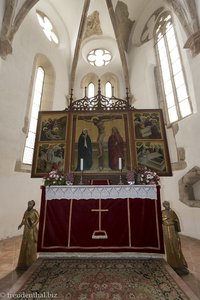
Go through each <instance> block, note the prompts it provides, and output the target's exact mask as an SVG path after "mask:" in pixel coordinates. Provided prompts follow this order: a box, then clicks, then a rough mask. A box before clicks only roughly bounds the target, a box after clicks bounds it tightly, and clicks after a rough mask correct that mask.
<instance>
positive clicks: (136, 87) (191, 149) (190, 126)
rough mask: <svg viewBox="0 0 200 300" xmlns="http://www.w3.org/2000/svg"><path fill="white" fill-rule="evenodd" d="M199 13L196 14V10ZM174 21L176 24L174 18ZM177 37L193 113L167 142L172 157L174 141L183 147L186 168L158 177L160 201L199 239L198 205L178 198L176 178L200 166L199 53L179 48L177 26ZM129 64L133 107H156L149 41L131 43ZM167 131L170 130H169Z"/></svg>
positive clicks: (150, 42) (184, 227)
mask: <svg viewBox="0 0 200 300" xmlns="http://www.w3.org/2000/svg"><path fill="white" fill-rule="evenodd" d="M199 15H200V14H199ZM177 25H180V24H179V23H178V22H177ZM177 33H178V37H179V38H180V43H181V48H182V52H183V53H182V55H183V60H184V67H185V71H186V77H187V82H188V87H189V92H190V96H191V102H192V105H193V109H194V114H193V115H191V116H189V117H187V118H185V119H184V120H182V121H180V122H179V123H178V125H179V130H178V133H177V134H176V137H175V141H174V142H173V144H170V143H171V142H170V140H171V141H172V139H170V140H168V144H169V152H171V156H172V157H173V160H174V159H175V157H176V153H174V145H175V144H176V145H177V147H183V148H184V149H185V154H186V159H185V160H186V162H187V168H185V169H184V170H180V171H174V172H173V176H172V177H162V178H161V201H162V202H163V201H164V200H167V201H169V202H170V204H171V207H172V209H174V210H175V211H176V213H177V215H178V216H179V219H180V223H181V230H182V234H184V235H187V236H191V237H194V238H197V239H200V208H197V207H196V208H192V207H188V206H186V205H185V204H183V203H182V202H181V201H180V199H179V186H178V181H179V179H180V178H181V177H182V176H184V175H185V174H186V173H187V172H188V171H189V170H191V169H192V168H193V167H194V166H198V167H200V155H199V153H200V139H199V136H200V134H199V128H200V87H199V78H200V55H197V56H196V57H194V58H193V57H192V56H191V53H190V50H186V49H183V45H184V42H185V40H184V37H185V36H184V33H183V32H181V28H179V29H178V32H177ZM130 65H131V72H130V75H131V78H130V81H131V83H130V84H131V87H132V92H133V94H134V97H135V99H136V101H135V102H134V106H135V108H157V107H158V99H157V93H156V86H155V84H154V74H153V69H154V66H155V65H156V60H155V54H154V50H153V41H152V40H151V41H149V42H147V43H145V44H143V45H141V46H138V47H137V46H133V47H132V49H131V51H130V52H129V66H130ZM170 135H171V133H170Z"/></svg>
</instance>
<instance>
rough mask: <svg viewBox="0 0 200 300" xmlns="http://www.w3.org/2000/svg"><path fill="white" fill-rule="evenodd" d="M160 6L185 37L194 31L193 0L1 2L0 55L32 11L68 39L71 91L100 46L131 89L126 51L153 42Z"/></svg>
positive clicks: (8, 48)
mask: <svg viewBox="0 0 200 300" xmlns="http://www.w3.org/2000/svg"><path fill="white" fill-rule="evenodd" d="M163 6H168V7H169V8H171V9H173V10H174V12H175V13H176V14H177V16H178V18H179V20H180V22H181V23H182V25H183V28H184V30H185V32H186V36H187V38H188V39H189V37H190V36H191V34H193V33H195V32H197V31H198V30H199V22H198V16H197V10H196V4H195V0H191V1H190V0H173V1H172V0H84V1H83V0H82V1H80V0H73V1H72V0H5V4H4V9H5V12H4V17H3V22H2V28H1V34H0V55H1V57H2V58H4V59H6V56H7V55H8V54H10V53H12V41H13V39H14V36H15V34H16V32H17V31H18V29H19V27H20V25H21V23H22V22H23V20H24V19H25V17H26V16H27V14H28V13H29V11H30V10H31V9H32V8H34V9H35V8H36V9H38V10H41V11H42V12H44V13H45V14H46V15H47V16H48V17H49V18H50V20H51V21H52V23H53V24H54V26H55V28H56V30H57V32H58V35H59V37H60V41H61V44H62V43H63V41H62V40H64V38H66V39H67V41H68V44H67V47H68V48H69V49H70V51H69V52H70V60H71V62H70V83H69V86H70V88H73V86H74V81H75V77H76V73H77V68H78V67H80V68H81V67H84V66H86V65H85V64H88V62H87V59H86V56H87V54H88V52H89V51H90V50H92V49H95V48H100V47H102V48H105V49H107V50H109V51H110V52H111V53H112V61H111V63H110V68H111V67H112V68H113V69H114V70H115V73H120V72H121V74H122V78H123V79H124V86H126V87H127V88H130V84H129V67H128V60H127V57H128V54H129V51H130V49H131V48H132V46H133V45H141V44H142V43H143V42H145V41H147V40H149V39H150V38H152V28H153V24H154V23H155V21H156V17H157V15H158V14H159V12H160V9H161V10H162V7H163ZM152 13H153V14H152ZM156 14H157V15H156ZM63 28H64V30H63ZM138 28H140V30H138ZM141 37H142V38H141ZM142 39H143V40H142ZM62 46H63V47H66V44H64V43H63V45H62ZM189 46H190V45H189Z"/></svg>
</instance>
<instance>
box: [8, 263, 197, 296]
mask: <svg viewBox="0 0 200 300" xmlns="http://www.w3.org/2000/svg"><path fill="white" fill-rule="evenodd" d="M25 277H26V281H25V282H23V278H25ZM19 280H20V282H18V285H16V286H18V289H17V290H16V286H15V287H13V288H12V289H11V291H10V294H7V298H8V297H9V298H12V296H13V297H15V298H16V297H17V299H25V298H29V299H30V298H32V299H60V300H61V299H65V300H133V299H134V300H139V299H140V300H164V299H168V300H188V299H190V300H191V299H197V298H195V296H194V298H193V295H192V292H191V294H187V295H186V293H188V291H184V283H183V282H182V280H181V279H180V278H179V277H178V275H176V274H175V273H174V272H173V271H172V270H171V268H169V266H168V265H167V264H166V262H165V261H164V260H162V259H147V258H146V259H130V258H128V259H121V258H120V259H116V258H97V259H89V258H78V259H77V258H72V259H70V258H65V259H63V258H62V259H61V258H48V259H47V258H45V259H39V260H38V261H37V262H36V264H35V265H33V266H32V267H31V268H30V269H29V270H28V271H27V274H24V275H23V276H22V277H21V278H20V279H19ZM179 280H180V283H181V284H179V283H178V282H179ZM20 285H21V287H20V288H19V286H20ZM185 292H186V293H185Z"/></svg>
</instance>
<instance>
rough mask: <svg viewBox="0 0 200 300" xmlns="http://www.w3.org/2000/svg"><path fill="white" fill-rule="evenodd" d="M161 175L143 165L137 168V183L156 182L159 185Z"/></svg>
mask: <svg viewBox="0 0 200 300" xmlns="http://www.w3.org/2000/svg"><path fill="white" fill-rule="evenodd" d="M159 181H160V177H159V176H158V175H157V173H156V172H155V171H152V170H151V169H148V168H147V167H141V168H138V170H137V184H146V185H148V184H156V185H158V184H159Z"/></svg>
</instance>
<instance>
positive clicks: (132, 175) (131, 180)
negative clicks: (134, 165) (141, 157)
mask: <svg viewBox="0 0 200 300" xmlns="http://www.w3.org/2000/svg"><path fill="white" fill-rule="evenodd" d="M135 176H136V173H135V170H129V171H128V172H127V173H126V180H127V183H128V184H129V185H132V184H135Z"/></svg>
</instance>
